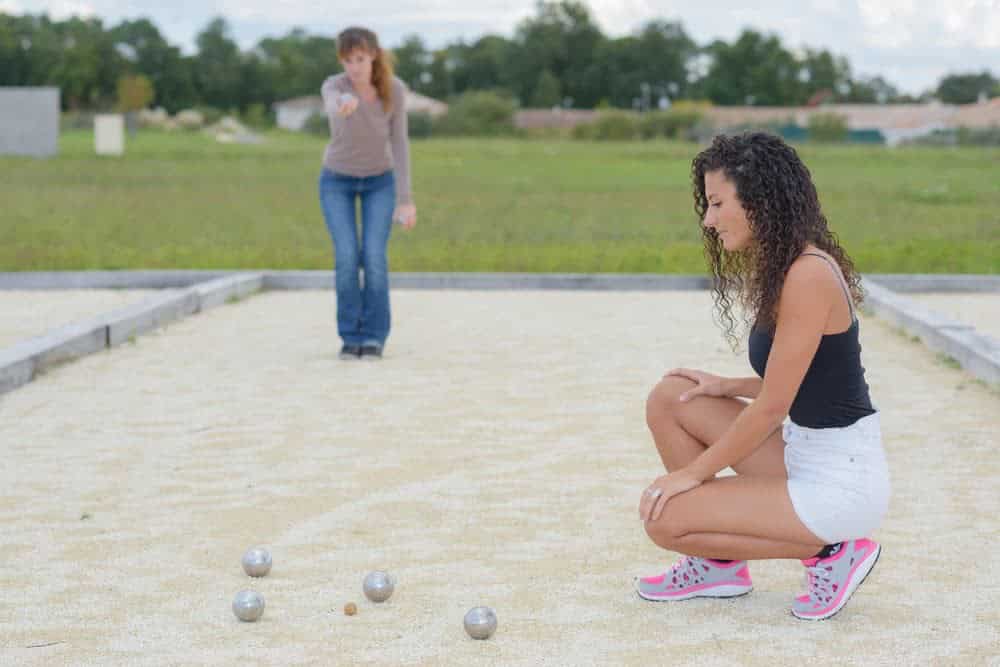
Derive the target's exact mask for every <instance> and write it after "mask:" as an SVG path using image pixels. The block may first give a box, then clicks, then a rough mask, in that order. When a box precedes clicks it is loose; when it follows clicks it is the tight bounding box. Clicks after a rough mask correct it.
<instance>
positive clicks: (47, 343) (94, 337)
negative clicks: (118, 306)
mask: <svg viewBox="0 0 1000 667" xmlns="http://www.w3.org/2000/svg"><path fill="white" fill-rule="evenodd" d="M107 344H108V328H107V326H106V325H105V324H104V323H103V322H101V321H100V320H88V321H85V322H77V323H73V324H67V325H66V326H63V327H59V328H58V329H53V330H52V331H49V332H48V333H46V334H44V335H42V336H36V337H34V338H29V339H27V340H24V341H21V342H19V343H16V344H14V345H12V346H10V347H8V348H6V349H5V350H3V352H2V353H0V393H2V392H4V391H10V390H11V389H16V388H17V387H19V386H21V385H23V384H26V383H27V382H30V381H31V380H32V379H33V378H34V377H35V375H36V374H38V373H40V372H41V371H44V370H45V369H47V368H49V367H51V366H54V365H56V364H59V363H62V362H65V361H70V360H72V359H76V358H78V357H83V356H86V355H88V354H93V353H94V352H98V351H100V350H103V349H104V348H105V347H107Z"/></svg>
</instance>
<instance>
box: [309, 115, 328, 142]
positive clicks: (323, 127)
mask: <svg viewBox="0 0 1000 667" xmlns="http://www.w3.org/2000/svg"><path fill="white" fill-rule="evenodd" d="M302 131H303V132H308V133H309V134H315V135H316V136H319V137H327V136H329V135H330V122H329V120H327V117H326V114H325V113H319V112H317V113H314V114H313V115H311V116H309V118H307V119H306V122H305V125H303V126H302Z"/></svg>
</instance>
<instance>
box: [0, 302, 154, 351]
mask: <svg viewBox="0 0 1000 667" xmlns="http://www.w3.org/2000/svg"><path fill="white" fill-rule="evenodd" d="M153 294H156V292H155V291H150V290H90V289H81V290H59V291H49V290H0V347H6V346H8V345H13V344H14V343H17V342H20V341H22V340H24V339H25V338H32V337H34V336H40V335H42V334H44V333H46V332H47V331H49V330H51V329H55V328H57V327H61V326H63V325H64V324H69V323H70V322H74V321H77V320H82V319H87V318H89V317H93V316H95V315H100V314H101V313H104V312H107V311H111V310H115V309H118V308H121V307H123V306H127V305H130V304H132V303H135V302H136V301H141V300H142V299H146V298H148V297H149V296H151V295H153Z"/></svg>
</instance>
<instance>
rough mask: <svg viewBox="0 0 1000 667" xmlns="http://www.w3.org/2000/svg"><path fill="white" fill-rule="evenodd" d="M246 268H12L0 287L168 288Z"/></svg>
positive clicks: (24, 288)
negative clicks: (194, 269) (24, 269)
mask: <svg viewBox="0 0 1000 667" xmlns="http://www.w3.org/2000/svg"><path fill="white" fill-rule="evenodd" d="M247 273H250V272H247V271H166V270H165V271H23V272H21V271H13V272H4V273H0V289H10V290H47V289H55V290H68V289H171V288H174V289H176V288H183V287H191V286H192V285H196V284H198V283H202V282H206V281H209V280H213V279H216V278H222V277H231V276H236V275H247Z"/></svg>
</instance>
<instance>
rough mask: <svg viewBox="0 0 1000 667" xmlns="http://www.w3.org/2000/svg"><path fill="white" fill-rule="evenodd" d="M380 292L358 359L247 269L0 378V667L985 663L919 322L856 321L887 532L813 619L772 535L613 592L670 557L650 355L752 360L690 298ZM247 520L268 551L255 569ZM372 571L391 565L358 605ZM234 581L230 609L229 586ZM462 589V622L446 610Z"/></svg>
mask: <svg viewBox="0 0 1000 667" xmlns="http://www.w3.org/2000/svg"><path fill="white" fill-rule="evenodd" d="M393 304H394V306H393V307H394V312H393V317H394V327H395V331H394V333H393V336H392V338H391V339H390V344H389V347H388V348H387V351H386V358H385V359H384V360H383V361H381V362H342V361H338V360H337V358H336V352H337V350H338V347H339V341H338V340H337V337H336V333H335V324H334V313H333V298H332V295H331V294H330V293H329V292H325V293H324V292H283V293H273V292H272V293H263V294H260V295H258V296H255V297H253V298H250V299H247V300H245V301H242V302H240V303H237V304H229V305H225V306H222V307H219V308H217V309H214V310H211V311H208V312H206V313H202V314H199V315H197V316H194V317H191V318H188V319H186V320H183V321H181V322H177V323H174V324H173V325H171V326H170V327H169V328H167V329H165V330H162V331H160V332H158V333H154V334H150V335H147V336H143V337H141V338H139V339H138V340H137V342H135V343H132V344H127V345H123V346H121V347H118V348H115V349H113V350H110V351H107V352H103V353H99V354H96V355H92V356H89V357H87V358H84V359H82V360H79V361H77V362H74V363H71V364H67V365H64V366H60V367H58V368H56V369H54V370H52V371H50V372H48V373H46V374H44V375H43V376H41V377H40V378H38V379H37V380H36V381H34V382H32V383H30V384H29V385H27V386H25V387H23V388H21V389H18V390H17V391H15V392H12V393H10V394H7V395H4V396H2V397H0V526H2V532H0V592H2V595H0V663H2V664H4V665H7V664H18V665H45V666H47V667H48V666H53V665H234V664H268V665H354V664H378V665H639V666H642V667H649V666H651V665H663V664H693V665H707V664H712V665H733V664H745V665H767V666H773V665H796V666H798V665H801V664H803V661H805V660H815V661H817V662H813V663H811V664H830V663H831V662H832V661H834V660H838V661H842V662H846V663H854V664H864V665H872V664H893V665H914V664H921V665H923V664H940V665H953V664H962V665H982V664H992V665H997V664H1000V657H998V656H1000V635H998V628H1000V610H998V605H997V600H998V594H1000V551H998V550H997V548H996V545H997V544H998V541H1000V539H998V538H1000V522H998V518H997V510H998V508H1000V455H998V452H997V435H996V434H997V432H998V431H1000V395H998V394H997V393H996V391H995V390H994V389H990V388H987V387H985V386H983V385H982V384H981V383H978V382H976V381H974V380H972V379H971V378H970V376H968V375H966V374H965V373H963V372H962V371H960V370H956V369H953V368H949V367H947V366H946V365H944V364H942V363H941V362H940V361H938V360H937V357H936V356H935V355H934V354H932V353H930V352H928V351H927V350H926V349H925V348H924V347H923V346H922V345H920V344H919V343H914V342H911V341H910V340H908V339H907V338H906V337H905V336H902V335H900V334H898V333H895V332H894V331H893V330H892V329H891V328H889V327H887V326H885V325H883V324H881V323H880V322H879V321H877V320H873V319H872V318H866V319H865V320H864V321H863V323H862V338H863V345H864V355H865V356H864V360H865V365H866V367H867V369H868V377H869V381H870V384H871V386H872V392H873V396H874V399H875V400H876V401H877V403H878V406H879V407H880V408H881V410H882V412H883V417H882V423H883V427H884V431H885V442H886V449H887V452H888V457H889V462H890V466H891V469H892V474H893V487H894V495H893V499H892V505H891V509H890V514H889V516H888V518H887V519H886V521H885V523H884V525H883V527H882V529H881V530H880V531H878V533H877V534H876V535H875V537H876V539H878V540H879V541H881V542H882V543H883V545H884V552H883V556H882V558H881V560H880V562H879V564H878V566H877V567H876V569H875V570H874V571H873V573H872V575H871V576H870V577H869V579H868V581H867V582H866V583H865V584H864V586H862V587H861V589H859V591H858V593H857V594H856V595H855V597H854V598H853V599H852V601H851V602H850V604H849V605H848V606H847V607H846V609H845V610H844V611H843V612H841V613H840V614H839V615H838V616H837V617H836V618H834V619H832V620H830V621H827V622H822V623H809V622H803V621H798V620H796V619H794V618H793V617H792V616H790V614H789V611H788V609H789V604H790V601H791V598H792V597H793V596H794V595H795V594H796V593H798V591H799V590H800V588H801V583H802V567H801V565H799V564H798V563H797V562H795V561H769V562H755V563H752V564H751V572H752V574H753V577H754V584H755V590H754V592H753V593H751V594H750V595H748V596H745V597H743V598H739V599H736V600H725V601H720V600H693V601H689V602H682V603H659V604H656V603H648V602H644V601H642V600H640V599H639V598H638V597H637V596H636V595H635V593H634V592H633V590H632V585H631V580H632V577H633V576H634V575H636V574H651V573H655V572H658V571H661V570H662V569H663V568H664V567H665V566H666V565H667V564H668V563H669V562H671V561H673V560H674V558H675V556H674V554H671V553H667V552H663V551H662V550H660V549H658V548H657V547H655V546H654V545H652V544H651V543H650V542H649V541H648V540H647V538H646V536H645V534H644V533H643V531H642V529H641V526H640V523H639V521H638V520H637V518H636V516H635V507H636V503H637V500H638V495H639V492H640V491H641V490H642V489H643V488H644V486H645V485H646V484H647V483H648V482H649V481H650V480H652V479H653V478H654V477H655V476H657V475H658V474H660V473H661V472H662V469H661V468H660V467H659V460H658V458H657V456H656V454H655V452H654V449H653V447H652V444H651V440H650V438H649V435H648V433H647V431H646V428H645V423H644V403H645V398H646V394H647V392H648V390H649V389H650V388H651V387H652V386H653V384H654V383H656V382H657V381H658V380H659V378H660V376H661V375H662V373H663V372H665V371H666V370H667V369H669V368H671V367H673V366H676V365H687V366H699V367H703V368H706V369H711V370H714V371H717V372H722V373H727V374H734V375H745V374H748V373H749V368H748V365H747V363H746V361H745V353H742V352H741V353H740V354H739V355H734V354H733V353H732V352H731V351H730V350H729V349H728V347H727V346H726V345H725V343H724V341H723V340H722V338H721V337H720V335H719V334H718V332H717V330H716V329H715V328H714V325H713V324H712V319H711V303H710V297H709V295H708V294H707V293H705V292H667V293H639V292H632V293H611V292H593V293H587V292H462V291H454V292H449V291H439V292H431V291H402V290H399V291H396V292H394V294H393ZM997 316H998V314H997V313H996V311H994V314H993V317H997ZM256 544H261V545H265V546H267V547H269V548H270V549H271V551H272V554H273V557H274V568H273V570H272V572H271V574H270V575H269V576H267V577H266V578H263V579H260V580H251V579H250V578H248V577H246V576H245V575H244V574H243V572H242V570H241V569H240V557H241V555H242V553H243V551H244V550H245V549H246V548H248V547H250V546H253V545H256ZM379 568H381V569H387V570H389V571H390V572H392V573H393V574H394V575H395V576H396V577H397V579H398V582H399V583H398V586H397V590H396V593H395V595H394V596H393V598H392V599H391V600H390V601H389V602H388V603H386V604H382V605H375V604H373V603H370V602H368V601H367V600H365V599H364V597H363V596H362V594H361V590H360V589H361V580H362V578H363V577H364V575H365V574H366V573H367V572H369V571H370V570H374V569H379ZM243 588H254V589H256V590H258V591H259V592H261V593H262V594H263V595H264V596H265V598H266V600H267V609H266V611H265V614H264V617H263V619H262V620H261V621H260V622H258V623H256V624H247V623H240V622H239V621H237V620H236V619H235V618H234V616H233V614H232V612H231V611H230V604H231V601H232V599H233V596H234V595H235V594H236V592H237V591H239V590H240V589H243ZM347 602H355V603H356V604H357V605H358V613H357V615H356V616H352V617H348V616H345V615H344V614H343V612H342V609H343V606H344V605H345V603H347ZM480 604H486V605H490V606H492V607H494V608H495V609H496V611H497V614H498V616H499V619H500V628H499V630H498V632H497V634H496V635H495V637H494V638H493V639H491V640H490V641H486V642H477V641H473V640H471V639H468V638H467V637H466V635H465V634H464V631H463V629H462V616H463V614H464V613H465V611H466V610H468V609H469V608H470V607H472V606H475V605H480ZM45 644H49V645H47V646H45ZM29 647H32V648H29Z"/></svg>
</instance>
